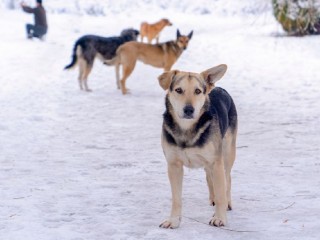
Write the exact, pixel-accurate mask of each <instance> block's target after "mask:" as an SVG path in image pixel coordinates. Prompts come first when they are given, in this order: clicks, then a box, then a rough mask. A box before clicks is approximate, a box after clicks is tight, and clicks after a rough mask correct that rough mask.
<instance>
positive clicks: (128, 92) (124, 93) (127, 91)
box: [122, 88, 130, 95]
mask: <svg viewBox="0 0 320 240" xmlns="http://www.w3.org/2000/svg"><path fill="white" fill-rule="evenodd" d="M122 94H123V95H126V94H130V90H129V89H128V88H126V89H122Z"/></svg>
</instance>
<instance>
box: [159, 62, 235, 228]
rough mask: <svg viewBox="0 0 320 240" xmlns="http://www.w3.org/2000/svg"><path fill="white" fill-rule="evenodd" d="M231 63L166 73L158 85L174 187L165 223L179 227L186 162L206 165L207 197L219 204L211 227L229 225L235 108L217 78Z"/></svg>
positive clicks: (211, 220) (163, 141)
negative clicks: (163, 92) (163, 95)
mask: <svg viewBox="0 0 320 240" xmlns="http://www.w3.org/2000/svg"><path fill="white" fill-rule="evenodd" d="M226 70H227V66H226V65H224V64H221V65H219V66H216V67H213V68H210V69H208V70H206V71H204V72H202V73H200V74H199V73H191V72H181V71H177V70H176V71H170V72H165V73H163V74H162V75H160V76H159V78H158V79H159V83H160V86H161V87H162V88H163V89H164V90H166V91H167V95H166V101H165V104H166V111H165V113H164V114H163V126H162V140H161V143H162V148H163V152H164V155H165V157H166V160H167V164H168V175H169V180H170V184H171V192H172V207H171V215H170V217H169V218H168V219H167V220H165V221H164V222H162V223H161V224H160V227H162V228H177V227H179V225H180V221H181V208H182V207H181V206H182V200H181V194H182V181H183V167H184V166H186V167H188V168H204V170H205V172H206V179H207V184H208V188H209V201H210V203H211V204H212V205H215V214H214V215H213V217H212V218H211V219H210V222H209V224H210V225H212V226H217V227H220V226H225V225H226V223H227V214H226V211H227V209H228V210H231V209H232V204H231V175H230V172H231V168H232V166H233V163H234V161H235V157H236V138H237V129H238V120H237V118H238V117H237V110H236V107H235V104H234V102H233V100H232V98H231V96H230V95H229V94H228V92H227V91H226V90H224V89H222V88H220V87H215V83H216V82H217V81H218V80H219V79H221V78H222V77H223V75H224V74H225V72H226Z"/></svg>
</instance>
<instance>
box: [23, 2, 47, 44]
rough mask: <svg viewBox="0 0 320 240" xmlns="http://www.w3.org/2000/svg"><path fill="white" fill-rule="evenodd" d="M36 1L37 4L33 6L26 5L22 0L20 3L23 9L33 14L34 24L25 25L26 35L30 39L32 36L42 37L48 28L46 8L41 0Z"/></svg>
mask: <svg viewBox="0 0 320 240" xmlns="http://www.w3.org/2000/svg"><path fill="white" fill-rule="evenodd" d="M36 3H37V6H36V7H35V8H31V7H29V6H27V5H26V4H25V3H24V2H22V3H21V4H20V5H21V7H22V9H23V11H25V12H27V13H33V14H34V22H35V24H34V25H32V24H27V25H26V29H27V37H28V38H29V39H32V38H33V37H37V38H40V39H43V36H44V35H45V34H46V33H47V30H48V25H47V16H46V10H45V9H44V7H43V6H42V0H36Z"/></svg>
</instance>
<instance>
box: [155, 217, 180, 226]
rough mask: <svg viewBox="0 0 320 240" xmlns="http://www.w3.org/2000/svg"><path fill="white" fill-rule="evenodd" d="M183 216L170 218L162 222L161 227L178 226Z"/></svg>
mask: <svg viewBox="0 0 320 240" xmlns="http://www.w3.org/2000/svg"><path fill="white" fill-rule="evenodd" d="M180 222H181V218H180V217H175V218H169V219H167V220H165V221H164V222H162V223H161V224H160V225H159V227H161V228H178V227H179V226H180Z"/></svg>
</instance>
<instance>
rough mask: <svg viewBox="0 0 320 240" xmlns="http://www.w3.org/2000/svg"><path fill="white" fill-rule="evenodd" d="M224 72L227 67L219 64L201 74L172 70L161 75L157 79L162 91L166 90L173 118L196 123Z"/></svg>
mask: <svg viewBox="0 0 320 240" xmlns="http://www.w3.org/2000/svg"><path fill="white" fill-rule="evenodd" d="M226 71H227V65H225V64H221V65H218V66H216V67H213V68H210V69H208V70H206V71H203V72H201V73H190V72H182V71H178V70H172V71H169V72H164V73H163V74H161V75H160V76H159V77H158V80H159V84H160V86H161V87H162V88H163V89H164V90H168V94H167V98H168V100H169V102H170V104H171V105H172V111H173V112H174V115H175V117H176V118H177V119H178V120H181V121H183V120H186V121H191V122H194V121H196V120H197V119H198V118H199V117H200V115H201V113H202V112H201V110H202V109H203V107H204V105H205V103H206V101H207V99H208V94H209V93H210V91H211V90H212V89H213V88H214V86H215V82H217V81H218V80H219V79H221V78H222V77H223V75H224V74H225V72H226ZM192 120H193V121H192Z"/></svg>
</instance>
